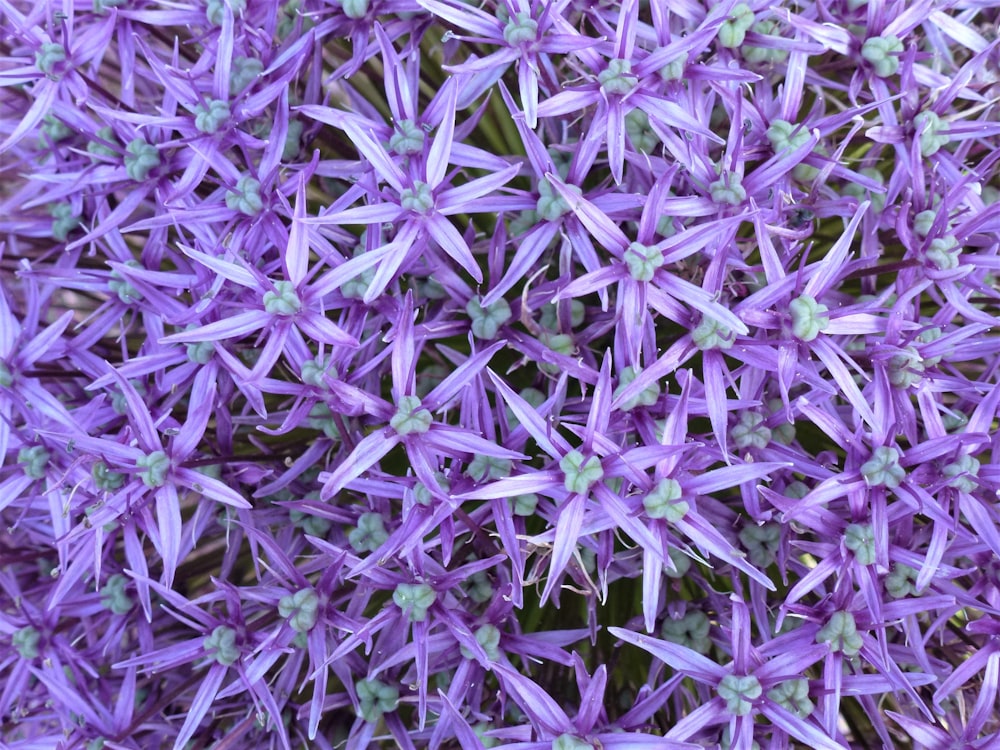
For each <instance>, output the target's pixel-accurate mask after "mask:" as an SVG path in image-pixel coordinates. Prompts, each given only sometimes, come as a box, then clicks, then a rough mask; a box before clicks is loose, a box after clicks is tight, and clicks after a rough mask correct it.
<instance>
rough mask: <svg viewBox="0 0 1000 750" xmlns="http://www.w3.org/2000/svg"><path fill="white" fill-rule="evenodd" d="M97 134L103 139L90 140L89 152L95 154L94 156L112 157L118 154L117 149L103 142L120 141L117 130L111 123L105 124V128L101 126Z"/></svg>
mask: <svg viewBox="0 0 1000 750" xmlns="http://www.w3.org/2000/svg"><path fill="white" fill-rule="evenodd" d="M95 135H96V136H97V137H98V138H100V139H101V140H100V141H90V142H89V143H88V144H87V153H90V154H93V155H94V156H107V157H110V158H114V157H115V156H117V154H118V152H117V151H115V150H114V149H113V148H111V147H110V146H108V145H107V144H106V143H102V141H106V142H107V143H118V141H117V139H116V138H115V131H114V129H113V128H112V127H111V126H110V125H105V126H104V127H103V128H99V129H98V131H97V133H95Z"/></svg>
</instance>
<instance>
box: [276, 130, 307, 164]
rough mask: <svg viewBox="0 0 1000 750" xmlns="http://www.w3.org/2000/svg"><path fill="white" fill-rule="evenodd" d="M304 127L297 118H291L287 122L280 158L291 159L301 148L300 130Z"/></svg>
mask: <svg viewBox="0 0 1000 750" xmlns="http://www.w3.org/2000/svg"><path fill="white" fill-rule="evenodd" d="M304 129H305V125H303V124H302V123H301V122H300V121H299V120H292V121H291V122H289V123H288V129H287V130H286V131H285V143H284V145H283V146H282V147H281V158H282V160H283V161H291V160H292V159H294V158H295V157H296V156H297V155H298V153H299V151H300V150H301V149H302V131H303V130H304Z"/></svg>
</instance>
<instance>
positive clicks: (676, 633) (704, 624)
mask: <svg viewBox="0 0 1000 750" xmlns="http://www.w3.org/2000/svg"><path fill="white" fill-rule="evenodd" d="M711 627H712V626H711V623H710V622H709V621H708V615H706V614H705V613H704V612H702V611H701V610H699V609H693V610H691V611H690V612H687V613H686V614H685V615H684V616H683V617H682V618H680V619H679V620H674V619H669V618H668V619H666V620H664V621H663V626H662V627H661V629H660V635H661V636H662V637H663V640H665V641H670V642H671V643H676V644H677V645H679V646H684V647H685V648H689V649H691V650H692V651H697V652H698V653H699V654H707V653H708V652H709V651H710V650H711V649H712V639H711V638H709V637H708V633H709V631H710V630H711Z"/></svg>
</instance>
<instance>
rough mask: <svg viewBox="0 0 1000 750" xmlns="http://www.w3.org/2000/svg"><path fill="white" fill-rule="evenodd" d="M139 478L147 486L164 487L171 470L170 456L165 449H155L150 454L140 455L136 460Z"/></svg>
mask: <svg viewBox="0 0 1000 750" xmlns="http://www.w3.org/2000/svg"><path fill="white" fill-rule="evenodd" d="M135 465H136V467H137V468H139V469H142V471H140V472H139V478H140V479H141V480H142V483H143V484H145V485H146V486H147V487H150V488H154V487H162V486H163V485H164V484H166V483H167V472H168V471H170V458H169V457H168V456H167V454H166V453H164V452H163V451H153V452H152V453H150V454H149V455H148V456H139V458H137V459H136V460H135Z"/></svg>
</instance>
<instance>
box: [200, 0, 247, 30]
mask: <svg viewBox="0 0 1000 750" xmlns="http://www.w3.org/2000/svg"><path fill="white" fill-rule="evenodd" d="M229 7H230V8H232V9H233V15H234V16H239V15H240V14H242V13H243V12H244V11H245V10H246V9H247V0H229ZM225 16H226V6H225V1H224V0H208V5H207V6H205V17H206V18H207V19H208V22H209V23H210V24H212V25H213V26H221V25H222V19H223V18H225Z"/></svg>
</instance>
